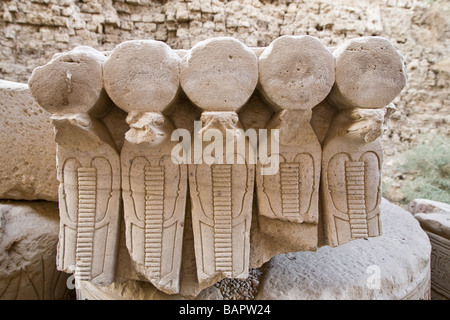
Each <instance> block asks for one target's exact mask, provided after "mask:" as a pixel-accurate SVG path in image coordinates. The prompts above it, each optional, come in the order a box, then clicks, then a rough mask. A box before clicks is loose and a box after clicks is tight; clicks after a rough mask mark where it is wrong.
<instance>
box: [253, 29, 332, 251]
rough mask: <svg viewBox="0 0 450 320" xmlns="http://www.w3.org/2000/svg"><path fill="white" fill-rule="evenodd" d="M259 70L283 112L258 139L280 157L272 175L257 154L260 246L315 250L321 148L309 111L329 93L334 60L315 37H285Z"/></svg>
mask: <svg viewBox="0 0 450 320" xmlns="http://www.w3.org/2000/svg"><path fill="white" fill-rule="evenodd" d="M258 66H259V89H260V91H261V92H262V93H263V96H264V97H265V98H266V99H268V100H269V101H271V103H272V104H273V105H274V108H275V110H281V111H279V112H278V113H276V114H274V115H273V117H272V118H271V119H270V121H269V122H268V124H267V125H266V126H265V128H266V129H267V130H268V135H267V136H266V137H264V138H262V139H261V138H260V140H259V149H260V150H261V148H263V147H266V148H267V156H270V157H277V158H275V159H272V160H273V161H274V162H276V163H277V168H276V169H275V170H268V169H269V168H267V165H266V164H264V163H263V160H262V155H261V153H259V156H260V162H259V163H258V165H257V166H256V190H257V195H258V196H257V199H258V212H259V216H258V227H259V231H260V232H261V233H263V234H264V235H265V236H266V237H268V238H270V239H271V241H267V242H266V241H264V242H263V241H262V242H261V245H257V247H259V248H258V249H259V250H260V251H264V249H263V248H264V247H263V246H262V244H263V243H264V244H270V245H271V246H272V245H273V244H274V243H278V247H279V250H280V252H286V251H298V250H315V248H316V247H317V244H318V231H317V225H318V220H319V185H320V170H321V155H322V149H321V145H320V142H319V140H318V138H317V136H316V134H315V133H314V131H313V129H312V127H311V125H310V120H311V116H312V112H311V109H312V108H313V107H314V106H315V105H316V104H318V103H319V102H321V101H322V100H324V99H325V97H326V96H327V95H328V93H329V92H330V90H331V87H332V85H333V83H334V59H333V56H332V54H331V53H330V51H329V50H328V49H327V48H326V47H325V46H324V45H323V44H322V43H321V42H320V41H319V40H318V39H317V38H314V37H310V36H298V37H294V36H283V37H280V38H278V39H276V40H274V41H273V42H272V43H271V44H270V45H269V46H268V47H267V48H265V49H264V51H263V52H262V53H261V55H260V56H259V64H258ZM273 131H275V132H279V138H278V140H274V139H272V137H271V138H270V143H269V136H272V135H273ZM264 140H265V141H264ZM275 141H277V142H278V146H277V148H275V145H272V144H273V143H274V142H275ZM269 144H270V146H269ZM263 154H264V152H263ZM265 171H267V172H265ZM267 251H271V252H272V251H273V249H271V250H267Z"/></svg>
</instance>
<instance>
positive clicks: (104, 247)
mask: <svg viewBox="0 0 450 320" xmlns="http://www.w3.org/2000/svg"><path fill="white" fill-rule="evenodd" d="M104 60H105V55H104V54H102V53H100V52H97V51H96V50H94V49H92V48H88V47H78V48H76V49H74V50H73V51H70V52H67V53H62V54H58V55H55V56H54V57H53V59H52V60H51V61H50V62H49V63H48V64H46V65H44V66H42V67H38V68H36V69H35V70H34V71H33V74H32V75H31V78H30V81H29V85H30V89H31V92H32V94H33V96H34V97H35V99H36V100H37V101H38V103H39V104H40V105H41V106H42V107H43V108H45V109H46V110H47V111H49V112H50V113H52V122H53V126H54V129H55V140H56V143H57V178H58V181H59V182H60V185H59V212H60V219H61V220H60V221H61V222H60V224H61V226H60V241H59V247H58V256H57V265H58V269H59V270H62V271H66V272H68V271H69V272H75V274H76V275H77V276H78V278H79V279H80V280H84V281H92V282H93V283H95V284H99V285H106V284H110V283H111V282H112V281H113V280H114V270H115V265H116V256H117V245H118V232H119V214H120V207H121V195H120V194H121V186H120V159H119V153H118V150H117V148H116V146H115V144H114V142H113V140H112V138H111V136H110V134H109V132H108V130H107V129H106V128H105V126H104V125H103V124H102V123H101V122H100V121H99V120H98V119H97V117H100V116H101V115H103V114H104V113H105V112H107V111H108V110H109V109H110V108H111V104H112V103H111V100H110V99H109V97H108V96H107V94H106V92H105V90H104V89H103V85H102V83H103V77H102V64H103V62H104Z"/></svg>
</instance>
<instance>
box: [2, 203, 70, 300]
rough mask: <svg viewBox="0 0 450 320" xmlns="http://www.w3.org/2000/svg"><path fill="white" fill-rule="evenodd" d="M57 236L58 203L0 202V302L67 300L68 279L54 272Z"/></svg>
mask: <svg viewBox="0 0 450 320" xmlns="http://www.w3.org/2000/svg"><path fill="white" fill-rule="evenodd" d="M58 232H59V217H58V204H57V203H54V202H46V201H32V202H30V201H28V202H25V201H5V200H2V201H1V202H0V300H58V299H67V298H70V295H69V292H70V291H69V288H68V285H67V284H69V287H70V286H71V285H72V282H71V281H70V279H68V277H69V275H68V274H66V273H63V272H60V271H57V270H56V245H57V243H58ZM72 289H73V288H72Z"/></svg>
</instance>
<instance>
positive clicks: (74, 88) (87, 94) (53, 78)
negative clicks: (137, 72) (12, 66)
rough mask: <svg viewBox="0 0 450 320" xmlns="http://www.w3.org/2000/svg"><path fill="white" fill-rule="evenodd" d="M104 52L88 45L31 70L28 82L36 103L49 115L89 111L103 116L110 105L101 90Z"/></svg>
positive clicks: (55, 56)
mask: <svg viewBox="0 0 450 320" xmlns="http://www.w3.org/2000/svg"><path fill="white" fill-rule="evenodd" d="M105 59H106V57H105V56H104V54H103V53H100V52H98V51H97V50H95V49H93V48H90V47H84V46H83V47H77V48H75V49H74V50H72V51H69V52H66V53H63V54H55V55H54V56H53V58H52V60H51V61H50V62H49V63H47V64H46V65H44V66H41V67H37V68H36V69H34V70H33V73H32V74H31V77H30V79H29V81H28V85H29V86H30V90H31V92H32V94H33V97H34V98H35V99H36V101H37V103H39V105H41V106H42V107H43V108H45V109H46V110H47V111H49V112H50V113H52V114H62V113H77V112H89V113H90V114H92V115H95V116H100V115H103V114H104V113H105V112H106V111H108V110H109V108H110V106H111V105H110V103H109V98H108V96H107V95H106V93H105V91H104V90H103V78H102V64H103V61H104V60H105Z"/></svg>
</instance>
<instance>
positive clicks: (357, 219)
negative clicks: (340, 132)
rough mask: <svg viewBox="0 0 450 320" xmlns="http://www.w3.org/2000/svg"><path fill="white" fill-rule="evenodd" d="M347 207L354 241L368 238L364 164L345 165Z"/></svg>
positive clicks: (359, 162) (355, 162) (351, 163)
mask: <svg viewBox="0 0 450 320" xmlns="http://www.w3.org/2000/svg"><path fill="white" fill-rule="evenodd" d="M345 179H346V186H347V190H346V191H347V206H348V215H349V222H350V229H351V235H352V238H353V239H357V238H364V237H368V236H369V235H368V230H367V214H366V199H365V186H364V162H362V161H347V162H346V163H345Z"/></svg>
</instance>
